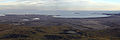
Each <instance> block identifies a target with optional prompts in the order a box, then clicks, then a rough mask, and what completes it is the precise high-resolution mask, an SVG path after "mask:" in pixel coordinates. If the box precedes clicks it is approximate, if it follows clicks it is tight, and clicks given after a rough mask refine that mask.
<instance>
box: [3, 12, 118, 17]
mask: <svg viewBox="0 0 120 40" xmlns="http://www.w3.org/2000/svg"><path fill="white" fill-rule="evenodd" d="M103 13H106V14H117V13H120V11H9V12H1V15H3V14H39V15H53V17H57V18H96V17H109V16H110V15H104V14H103Z"/></svg>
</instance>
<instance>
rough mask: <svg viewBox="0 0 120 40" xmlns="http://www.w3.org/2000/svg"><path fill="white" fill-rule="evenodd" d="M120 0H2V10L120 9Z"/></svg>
mask: <svg viewBox="0 0 120 40" xmlns="http://www.w3.org/2000/svg"><path fill="white" fill-rule="evenodd" d="M119 2H120V0H0V10H4V9H15V10H19V9H21V10H32V9H33V10H120V3H119Z"/></svg>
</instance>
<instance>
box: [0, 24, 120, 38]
mask: <svg viewBox="0 0 120 40" xmlns="http://www.w3.org/2000/svg"><path fill="white" fill-rule="evenodd" d="M0 40H120V29H106V30H77V29H73V28H71V27H68V26H49V27H43V26H34V27H30V26H15V25H8V24H0Z"/></svg>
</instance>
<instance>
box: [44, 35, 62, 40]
mask: <svg viewBox="0 0 120 40" xmlns="http://www.w3.org/2000/svg"><path fill="white" fill-rule="evenodd" d="M44 37H45V38H46V39H48V40H59V39H63V37H61V36H58V35H45V36H44Z"/></svg>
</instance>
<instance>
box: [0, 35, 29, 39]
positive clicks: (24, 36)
mask: <svg viewBox="0 0 120 40" xmlns="http://www.w3.org/2000/svg"><path fill="white" fill-rule="evenodd" d="M26 37H29V36H27V35H24V34H7V35H4V36H3V37H1V38H0V39H6V38H26Z"/></svg>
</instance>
